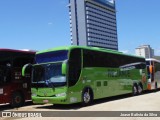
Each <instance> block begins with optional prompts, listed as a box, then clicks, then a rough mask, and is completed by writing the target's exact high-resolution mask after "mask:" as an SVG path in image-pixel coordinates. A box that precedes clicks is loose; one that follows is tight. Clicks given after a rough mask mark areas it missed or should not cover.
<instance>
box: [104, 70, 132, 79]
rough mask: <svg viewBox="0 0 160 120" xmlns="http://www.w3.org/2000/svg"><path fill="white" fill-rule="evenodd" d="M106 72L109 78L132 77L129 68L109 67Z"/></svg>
mask: <svg viewBox="0 0 160 120" xmlns="http://www.w3.org/2000/svg"><path fill="white" fill-rule="evenodd" d="M106 74H107V76H108V77H109V78H112V77H130V72H129V70H126V71H120V70H113V69H108V71H107V72H106Z"/></svg>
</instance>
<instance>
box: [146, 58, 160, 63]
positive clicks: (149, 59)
mask: <svg viewBox="0 0 160 120" xmlns="http://www.w3.org/2000/svg"><path fill="white" fill-rule="evenodd" d="M146 61H154V62H158V63H160V60H157V59H155V58H147V59H146Z"/></svg>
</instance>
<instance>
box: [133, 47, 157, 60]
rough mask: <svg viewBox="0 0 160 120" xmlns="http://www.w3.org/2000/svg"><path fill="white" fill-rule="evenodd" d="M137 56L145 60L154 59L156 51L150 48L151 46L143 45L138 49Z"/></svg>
mask: <svg viewBox="0 0 160 120" xmlns="http://www.w3.org/2000/svg"><path fill="white" fill-rule="evenodd" d="M135 51H136V55H138V56H143V57H145V58H153V57H154V49H152V48H151V47H150V45H142V46H139V47H138V48H136V50H135Z"/></svg>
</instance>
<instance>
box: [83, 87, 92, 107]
mask: <svg viewBox="0 0 160 120" xmlns="http://www.w3.org/2000/svg"><path fill="white" fill-rule="evenodd" d="M92 100H93V92H92V90H91V89H89V88H86V89H84V91H83V92H82V105H83V106H86V105H89V104H91V102H92Z"/></svg>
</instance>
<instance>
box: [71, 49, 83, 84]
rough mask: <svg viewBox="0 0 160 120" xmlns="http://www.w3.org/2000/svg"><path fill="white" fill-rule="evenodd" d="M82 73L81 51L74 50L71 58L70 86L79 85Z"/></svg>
mask: <svg viewBox="0 0 160 120" xmlns="http://www.w3.org/2000/svg"><path fill="white" fill-rule="evenodd" d="M80 72H81V49H73V50H71V52H70V58H69V86H73V85H75V84H76V83H77V81H78V79H79V77H80Z"/></svg>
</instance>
